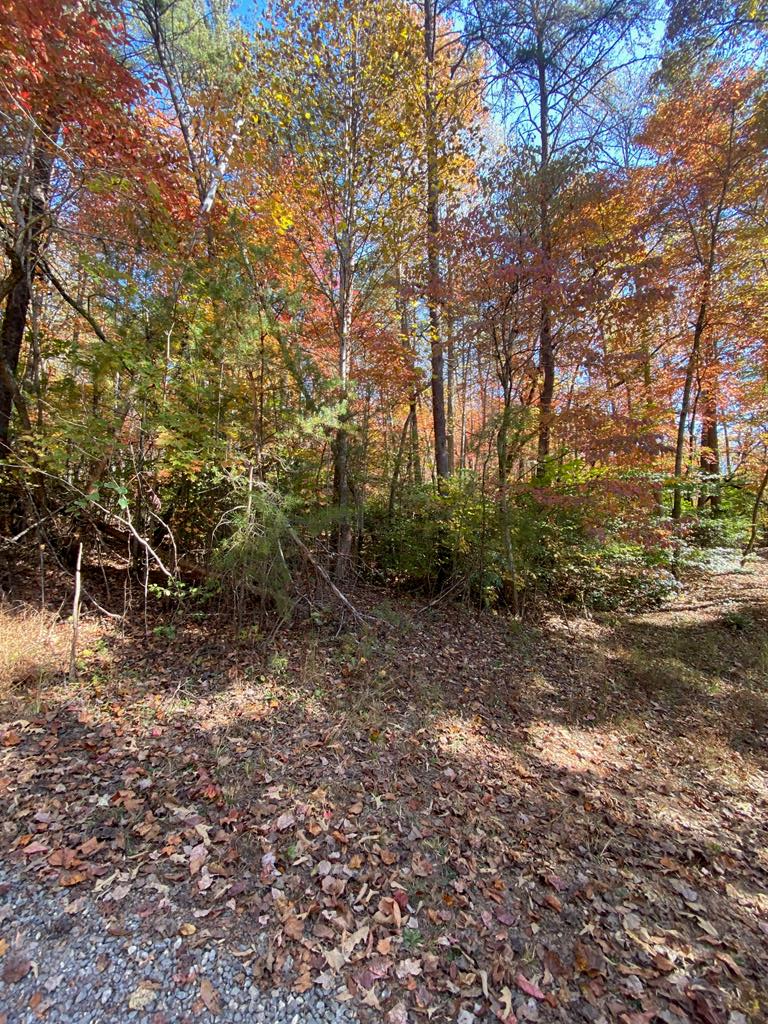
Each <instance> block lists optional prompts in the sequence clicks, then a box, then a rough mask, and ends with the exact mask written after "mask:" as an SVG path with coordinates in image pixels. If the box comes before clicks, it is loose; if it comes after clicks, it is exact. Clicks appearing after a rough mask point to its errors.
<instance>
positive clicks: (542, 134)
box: [0, 0, 768, 614]
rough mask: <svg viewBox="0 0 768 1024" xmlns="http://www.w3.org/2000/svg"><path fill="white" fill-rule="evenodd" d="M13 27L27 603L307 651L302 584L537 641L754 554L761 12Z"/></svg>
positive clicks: (17, 22) (7, 14)
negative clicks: (212, 602) (592, 610)
mask: <svg viewBox="0 0 768 1024" xmlns="http://www.w3.org/2000/svg"><path fill="white" fill-rule="evenodd" d="M2 18H3V24H2V40H3V41H2V52H1V53H0V61H1V62H2V68H3V77H4V80H5V82H6V85H5V86H4V88H3V95H2V98H1V99H0V104H1V109H2V117H3V146H2V165H1V168H0V174H1V175H2V187H3V192H2V209H3V218H2V230H3V246H4V270H3V275H4V276H3V281H2V295H3V297H4V310H3V318H2V328H1V333H2V353H3V362H2V366H1V367H0V369H1V370H2V380H0V445H2V451H3V462H2V494H3V499H2V512H3V517H4V523H5V528H4V531H3V532H4V534H5V535H6V537H8V538H9V541H10V545H8V544H6V545H5V554H6V555H7V564H6V567H5V572H6V576H7V580H6V582H7V585H8V586H12V584H13V574H14V569H13V563H14V560H15V559H16V557H17V555H18V554H19V547H20V542H22V541H26V542H27V543H28V544H29V543H31V544H32V545H33V546H38V547H39V548H40V550H41V551H44V557H45V559H47V560H49V561H50V562H51V563H53V564H54V565H55V564H56V563H57V561H59V562H60V561H62V560H64V562H65V563H66V564H73V562H74V559H75V555H74V554H73V552H74V551H75V550H76V549H77V548H78V546H79V545H80V544H81V543H82V544H83V546H84V552H83V557H84V559H86V560H87V561H91V562H93V561H98V560H99V559H100V558H103V559H106V560H109V559H113V560H114V558H115V557H118V558H122V559H123V560H124V562H125V563H126V564H130V565H131V566H132V568H133V569H134V570H135V571H137V572H138V575H139V576H141V573H142V571H143V572H144V573H145V575H149V576H150V577H151V578H152V585H153V586H155V587H160V588H161V589H164V590H166V591H168V592H169V593H173V595H174V596H179V595H182V596H183V594H184V593H187V594H188V593H189V591H190V590H191V589H194V590H195V592H196V593H197V594H199V593H201V592H203V591H204V592H205V594H206V595H208V596H211V595H214V596H216V598H217V599H219V598H225V599H227V600H234V601H235V602H236V603H237V605H238V607H240V606H241V605H243V606H245V605H247V606H253V605H254V604H257V605H260V606H262V607H263V608H264V610H265V611H267V612H268V611H270V610H272V611H273V610H274V609H275V608H278V609H280V612H281V613H283V612H287V611H288V609H290V608H292V607H293V606H294V605H295V603H296V601H297V600H299V599H300V592H301V586H300V585H299V584H297V582H296V577H297V576H298V575H301V574H302V572H303V571H304V570H305V569H306V566H307V556H308V555H309V557H310V558H312V559H313V560H314V561H316V562H317V564H318V565H319V566H320V568H321V569H322V570H323V571H324V572H327V573H328V574H330V575H331V577H332V578H334V579H335V580H336V581H337V583H341V582H343V581H345V580H347V579H349V578H362V579H364V580H367V581H374V582H376V583H379V584H384V585H391V586H394V587H396V588H405V589H410V590H414V589H420V590H422V591H425V592H428V593H430V594H435V593H437V592H438V591H441V590H444V589H445V588H447V587H452V588H453V593H454V595H455V596H458V597H462V598H464V599H465V600H467V601H471V602H473V603H475V604H477V605H479V606H489V605H491V606H493V605H498V606H502V607H506V608H510V609H511V610H512V611H513V613H515V614H519V613H521V612H522V611H524V609H525V605H526V602H529V601H530V599H532V598H536V597H537V596H538V595H541V594H544V595H546V594H556V595H558V596H559V597H561V598H565V599H566V600H569V601H573V602H576V603H577V604H579V605H588V606H595V607H599V608H608V607H619V606H633V605H634V606H641V605H644V604H649V603H650V604H652V603H653V602H654V601H657V600H660V599H662V598H663V597H664V596H665V595H666V594H667V593H668V592H669V591H670V590H671V589H673V588H674V585H675V576H676V569H677V567H678V565H679V562H680V560H681V559H682V560H684V559H685V558H686V557H687V555H688V554H689V553H690V552H691V551H694V552H695V550H696V549H697V548H701V547H703V548H706V547H712V546H718V545H742V546H743V547H753V546H754V545H755V544H756V543H757V541H759V540H760V538H761V532H760V531H761V530H763V514H764V506H763V501H764V499H765V492H766V481H767V480H768V436H767V435H766V431H765V421H766V409H767V408H768V404H767V403H768V390H767V388H766V366H767V365H768V363H767V360H768V353H767V350H766V312H765V309H766V301H765V299H766V289H767V287H768V276H767V275H768V271H767V270H766V244H767V242H766V240H767V239H768V194H767V190H766V186H765V182H766V132H768V105H767V102H766V82H765V67H764V64H765V61H764V57H765V52H764V42H765V39H764V35H763V26H764V21H763V20H762V19H761V17H760V12H759V11H756V10H753V9H752V8H751V7H750V6H749V5H747V6H746V7H744V8H743V9H742V8H741V7H740V6H739V5H738V4H737V5H735V6H731V5H729V4H724V5H722V9H721V5H719V4H718V3H714V4H713V5H712V8H711V9H710V8H709V7H708V6H707V5H706V4H705V5H703V6H701V7H698V6H691V5H688V4H685V3H680V4H674V3H673V4H672V6H671V7H670V8H669V9H666V8H665V9H660V8H658V7H655V6H654V5H653V4H645V3H639V2H634V0H626V2H619V0H594V2H593V0H590V2H588V3H560V2H557V3H554V2H553V3H551V4H544V5H543V6H541V7H539V6H538V5H537V4H532V5H531V4H528V3H527V2H521V3H519V4H517V3H511V2H506V0H505V2H491V0H489V2H488V3H483V2H480V0H476V2H471V3H470V2H466V3H459V2H456V3H446V4H445V9H442V7H441V6H440V5H439V4H437V5H436V4H434V3H425V4H424V5H419V4H408V3H404V2H401V0H392V2H389V0H387V2H381V3H366V2H363V0H360V2H359V3H347V2H342V0H329V2H328V3H325V2H322V3H321V2H319V0H317V2H315V0H313V2H312V3H310V4H303V3H302V4H292V3H290V2H288V0H286V2H284V3H282V2H281V3H278V4H276V6H274V7H269V8H266V9H264V10H263V11H262V10H259V9H257V10H256V11H255V12H254V11H251V12H245V11H240V10H239V9H233V8H231V7H230V6H228V5H227V4H226V3H222V4H218V3H213V4H212V5H207V4H204V3H202V2H199V3H197V2H192V0H176V2H171V3H168V2H160V0H157V2H155V0H146V2H144V0H142V2H141V3H134V4H118V3H116V4H90V3H85V4H70V3H64V2H62V3H58V2H52V0H51V2H45V3H40V4H30V3H28V2H24V0H19V2H15V3H11V4H10V6H8V5H6V7H5V10H4V12H3V14H2ZM249 24H251V27H247V26H248V25H249ZM22 549H23V545H22ZM116 549H117V550H116ZM8 563H9V564H8ZM313 571H314V570H313Z"/></svg>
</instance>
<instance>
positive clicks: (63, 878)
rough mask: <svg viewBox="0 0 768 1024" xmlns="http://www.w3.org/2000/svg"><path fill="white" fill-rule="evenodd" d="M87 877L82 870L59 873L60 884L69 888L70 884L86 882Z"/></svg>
mask: <svg viewBox="0 0 768 1024" xmlns="http://www.w3.org/2000/svg"><path fill="white" fill-rule="evenodd" d="M85 877H86V876H85V875H84V874H83V872H82V871H62V872H61V874H60V875H59V885H61V886H64V888H66V889H68V888H70V886H73V885H79V884H80V883H81V882H84V881H85Z"/></svg>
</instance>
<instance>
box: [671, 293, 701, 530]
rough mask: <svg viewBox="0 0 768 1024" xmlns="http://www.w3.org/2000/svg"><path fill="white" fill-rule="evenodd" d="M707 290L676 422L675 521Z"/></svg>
mask: <svg viewBox="0 0 768 1024" xmlns="http://www.w3.org/2000/svg"><path fill="white" fill-rule="evenodd" d="M708 294H709V289H708V288H707V287H706V286H705V291H704V297H703V298H702V300H701V304H700V306H699V314H698V316H697V317H696V325H695V327H694V329H693V343H692V345H691V353H690V355H689V357H688V365H687V367H686V370H685V383H684V384H683V397H682V400H681V402H680V415H679V417H678V420H677V443H676V445H675V489H674V496H673V499H672V518H673V519H675V520H677V519H679V518H680V516H681V515H682V511H683V490H682V483H683V480H682V478H683V461H684V459H685V428H686V424H687V422H688V413H689V411H690V407H691V392H692V390H693V378H694V376H695V374H696V365H697V363H698V361H699V352H700V350H701V338H702V335H703V334H704V328H705V326H706V323H707V297H708Z"/></svg>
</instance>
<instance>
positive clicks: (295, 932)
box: [283, 914, 304, 939]
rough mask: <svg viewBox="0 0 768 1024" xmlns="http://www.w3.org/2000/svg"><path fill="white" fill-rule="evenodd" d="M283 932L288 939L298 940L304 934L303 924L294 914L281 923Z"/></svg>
mask: <svg viewBox="0 0 768 1024" xmlns="http://www.w3.org/2000/svg"><path fill="white" fill-rule="evenodd" d="M283 931H284V932H285V934H286V935H287V936H288V938H289V939H300V938H301V937H302V935H303V934H304V922H303V921H302V920H301V918H298V917H296V915H295V914H289V916H288V917H286V919H285V921H284V922H283Z"/></svg>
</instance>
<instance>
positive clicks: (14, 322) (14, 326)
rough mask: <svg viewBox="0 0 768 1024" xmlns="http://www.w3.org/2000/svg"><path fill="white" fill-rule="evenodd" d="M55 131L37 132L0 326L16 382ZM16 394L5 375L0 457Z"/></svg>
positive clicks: (1, 347)
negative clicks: (15, 267) (15, 268)
mask: <svg viewBox="0 0 768 1024" xmlns="http://www.w3.org/2000/svg"><path fill="white" fill-rule="evenodd" d="M58 132H59V127H58V124H56V123H51V124H50V125H49V126H48V127H47V128H44V129H43V131H41V132H40V137H39V139H38V142H37V146H36V147H35V152H34V156H33V157H32V166H31V168H30V172H29V185H28V192H27V200H26V204H25V209H24V218H25V223H24V224H23V225H20V227H21V229H22V238H21V244H20V246H19V247H17V254H18V259H19V273H18V279H17V280H16V283H15V284H14V286H13V287H12V288H11V290H10V292H9V294H8V298H7V299H6V304H5V311H4V313H3V322H2V325H0V358H2V360H3V362H4V366H5V369H6V370H7V371H8V373H10V375H11V377H12V379H13V381H16V371H17V369H18V366H19V357H20V355H21V346H22V342H23V340H24V331H25V329H26V326H27V315H28V313H29V305H30V302H31V299H32V281H33V278H34V275H35V272H36V270H37V262H38V258H39V255H40V247H41V243H42V240H43V236H44V234H45V231H46V228H47V226H48V224H47V213H48V192H49V190H50V185H51V173H52V171H53V160H54V152H53V148H52V146H51V145H50V144H49V141H50V140H51V139H55V138H56V136H57V135H58ZM18 393H19V390H18V386H16V387H13V386H11V385H10V383H9V382H8V381H7V380H6V376H5V374H4V375H3V376H2V377H0V454H2V453H3V452H4V451H8V450H9V436H10V425H11V415H12V412H13V406H14V397H15V395H16V394H18Z"/></svg>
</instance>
